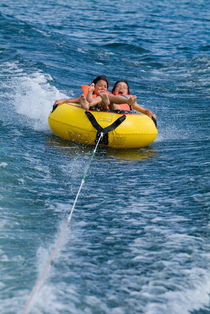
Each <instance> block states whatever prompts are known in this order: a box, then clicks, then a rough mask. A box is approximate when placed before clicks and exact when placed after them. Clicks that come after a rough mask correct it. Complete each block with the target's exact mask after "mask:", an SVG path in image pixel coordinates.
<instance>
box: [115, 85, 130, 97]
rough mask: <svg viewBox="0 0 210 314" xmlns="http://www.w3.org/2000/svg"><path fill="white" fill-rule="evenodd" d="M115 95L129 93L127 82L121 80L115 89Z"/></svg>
mask: <svg viewBox="0 0 210 314" xmlns="http://www.w3.org/2000/svg"><path fill="white" fill-rule="evenodd" d="M114 94H115V95H127V94H128V86H127V84H126V83H125V82H119V83H118V84H117V86H116V87H115V91H114Z"/></svg>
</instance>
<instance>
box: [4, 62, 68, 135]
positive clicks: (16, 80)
mask: <svg viewBox="0 0 210 314" xmlns="http://www.w3.org/2000/svg"><path fill="white" fill-rule="evenodd" d="M0 71H1V74H2V75H4V78H5V77H7V79H6V81H5V79H4V80H3V81H0V89H1V90H2V95H1V97H2V98H1V101H2V102H3V104H4V103H5V102H6V104H5V106H6V107H5V111H6V110H8V115H9V116H10V118H11V117H12V112H11V110H15V112H17V113H18V114H20V115H22V116H24V117H25V118H26V119H27V120H28V122H29V125H31V127H32V128H33V129H35V130H48V129H49V127H48V115H49V113H50V111H51V109H52V105H53V103H54V102H55V100H57V99H63V98H69V96H67V95H65V94H63V93H61V92H60V91H59V90H58V89H57V88H56V87H55V86H54V85H53V83H52V82H53V79H52V77H51V76H50V75H48V74H45V73H42V72H41V71H39V70H35V71H34V72H32V73H30V74H28V73H26V71H24V69H22V67H21V65H20V64H19V63H15V62H14V63H12V62H6V63H3V64H1V65H0ZM1 74H0V78H1ZM14 118H15V119H17V117H16V116H15V117H12V119H14ZM24 123H25V120H24Z"/></svg>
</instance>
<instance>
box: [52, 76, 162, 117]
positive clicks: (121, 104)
mask: <svg viewBox="0 0 210 314" xmlns="http://www.w3.org/2000/svg"><path fill="white" fill-rule="evenodd" d="M108 88H109V82H108V79H107V78H106V76H105V75H100V76H97V77H96V78H95V79H94V80H93V82H92V83H91V84H90V86H89V85H82V91H83V94H82V95H81V96H79V97H76V98H71V99H61V100H56V101H55V103H54V106H58V105H61V104H63V103H78V104H80V105H81V107H82V108H84V109H86V110H89V109H91V108H98V109H99V110H104V109H105V110H107V109H110V110H126V111H127V110H131V109H134V110H136V111H139V112H142V113H143V114H146V115H147V116H149V117H150V118H152V119H155V120H156V115H155V114H154V113H153V112H152V111H150V110H149V109H146V108H143V107H142V106H140V105H138V104H137V103H136V96H133V95H131V94H130V89H129V85H128V82H127V81H126V80H120V81H117V82H116V83H115V84H114V87H113V89H112V92H111V93H110V92H109V91H108Z"/></svg>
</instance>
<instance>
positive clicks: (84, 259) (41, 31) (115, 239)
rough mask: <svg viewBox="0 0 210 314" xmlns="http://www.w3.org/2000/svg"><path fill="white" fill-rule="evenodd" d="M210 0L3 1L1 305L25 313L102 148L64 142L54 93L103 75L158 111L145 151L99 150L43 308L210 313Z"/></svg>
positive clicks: (47, 282) (40, 299) (43, 293)
mask: <svg viewBox="0 0 210 314" xmlns="http://www.w3.org/2000/svg"><path fill="white" fill-rule="evenodd" d="M209 12H210V2H209V1H208V0H197V1H195V0H192V1H187V0H183V1H170V2H169V1H166V0H157V1H152V0H149V1H146V3H143V2H142V1H139V2H137V3H136V1H134V0H131V1H129V2H127V1H124V0H123V1H115V0H114V1H113V0H112V1H109V0H105V1H103V2H98V1H91V2H90V1H86V0H81V1H79V2H78V1H75V0H72V1H65V0H58V1H55V0H48V1H44V2H43V1H40V0H38V1H31V0H26V1H21V0H20V1H18V3H16V1H12V0H1V2H0V96H1V97H0V108H1V115H0V141H1V146H0V215H1V219H0V312H1V313H3V314H9V313H22V311H23V308H24V306H25V305H26V304H27V302H28V299H29V295H30V294H31V291H32V289H33V287H34V286H35V285H36V282H37V278H39V276H40V274H42V270H43V267H44V265H45V264H46V261H47V258H48V256H49V254H50V249H51V248H52V247H53V244H54V242H55V240H56V239H57V238H58V236H59V232H60V226H61V225H62V222H63V221H65V219H66V216H67V214H68V213H69V210H70V209H71V207H72V204H73V201H74V199H75V196H76V193H77V191H78V188H79V185H80V182H81V179H82V177H83V174H84V169H85V167H86V165H87V164H88V161H89V160H90V158H91V154H92V151H93V148H91V147H84V146H80V145H77V144H73V143H67V142H66V141H63V140H61V139H58V138H57V137H56V136H54V135H53V134H52V133H51V132H50V130H49V127H48V122H47V117H48V114H49V112H50V110H51V107H52V103H53V102H54V101H55V100H56V99H60V98H64V97H71V96H78V95H79V94H80V85H81V84H89V83H90V82H91V81H92V79H93V78H95V76H97V75H98V74H106V75H107V76H108V77H109V80H110V85H111V86H112V85H113V84H114V82H115V81H116V80H118V79H122V78H124V79H127V80H128V81H129V83H130V88H131V91H132V94H136V95H137V97H138V102H139V103H140V104H141V105H144V106H145V107H147V108H150V109H151V110H152V111H154V112H155V113H156V114H157V121H158V127H159V135H158V138H157V139H156V141H155V142H154V143H153V144H152V145H151V146H150V147H148V148H144V149H140V150H131V151H117V150H111V149H105V148H99V149H98V151H97V153H96V155H95V156H94V159H93V162H92V163H91V166H90V169H89V172H88V177H87V180H86V182H85V184H84V186H83V189H82V191H81V194H80V197H79V199H78V202H77V205H76V208H75V211H74V213H73V217H72V221H71V224H70V226H69V228H68V231H66V232H65V237H64V239H63V241H62V245H61V247H60V250H59V252H58V254H57V256H56V258H55V259H54V260H53V262H52V265H51V267H50V268H49V269H48V271H47V274H46V277H45V278H43V282H42V286H41V288H40V289H39V291H38V292H37V293H35V294H34V297H33V305H32V306H31V309H30V312H31V313H34V314H38V313H39V314H41V313H49V314H55V313H62V314H63V313H64V314H66V313H97V314H99V313H100V314H101V313H114V314H119V313H120V314H121V313H126V314H127V313H132V314H133V313H147V314H168V313H170V314H187V313H193V314H204V313H205V314H207V313H210V222H209V215H210V180H209V174H210V161H209V156H210V131H209V126H210V110H209V107H210V101H209V100H210V96H209V95H210V44H209V43H210V33H209V29H210V23H209V22H210V15H209Z"/></svg>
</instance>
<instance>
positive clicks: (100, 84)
mask: <svg viewBox="0 0 210 314" xmlns="http://www.w3.org/2000/svg"><path fill="white" fill-rule="evenodd" d="M92 83H94V84H95V91H94V92H95V93H96V94H97V92H98V91H107V90H108V88H109V81H108V79H107V78H106V76H105V75H99V76H97V77H96V78H95V79H94V80H93V82H92Z"/></svg>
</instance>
